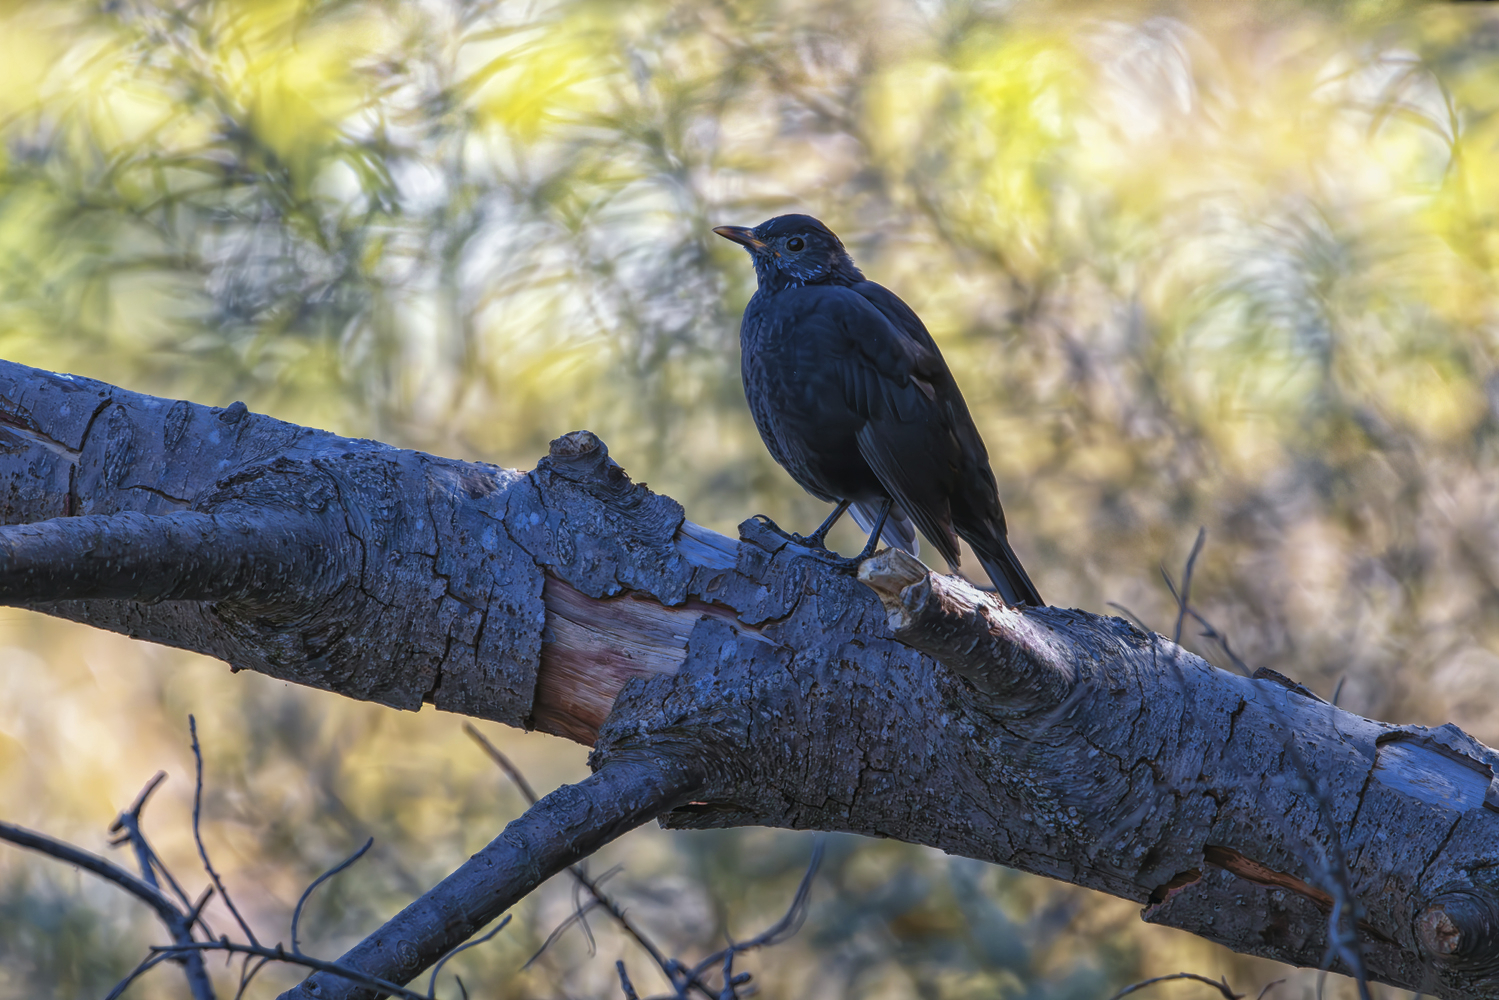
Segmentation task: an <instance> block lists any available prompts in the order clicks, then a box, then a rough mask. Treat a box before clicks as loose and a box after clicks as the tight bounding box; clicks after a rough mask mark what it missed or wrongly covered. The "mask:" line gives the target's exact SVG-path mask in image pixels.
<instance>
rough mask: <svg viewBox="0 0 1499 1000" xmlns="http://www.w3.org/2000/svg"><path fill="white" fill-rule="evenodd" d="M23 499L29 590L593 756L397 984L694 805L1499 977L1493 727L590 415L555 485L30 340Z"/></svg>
mask: <svg viewBox="0 0 1499 1000" xmlns="http://www.w3.org/2000/svg"><path fill="white" fill-rule="evenodd" d="M0 523H3V524H5V525H10V526H11V527H0V601H4V602H5V603H9V604H15V605H20V606H26V607H32V608H35V609H37V610H40V611H44V612H46V613H49V614H54V615H59V616H62V617H66V618H71V619H74V620H77V621H83V622H86V623H88V624H92V625H95V626H98V627H101V628H107V629H111V630H113V631H118V632H123V633H126V634H128V635H132V636H135V637H138V638H144V639H148V640H150V641H153V642H161V643H166V644H169V645H174V646H181V647H184V648H188V649H194V650H197V651H200V652H204V653H207V654H209V655H212V656H216V657H219V658H221V659H223V660H226V661H227V662H228V663H229V664H230V665H231V667H232V668H234V669H253V670H258V671H261V672H264V673H268V674H271V675H273V676H276V677H279V678H282V679H285V680H290V681H295V682H297V683H302V684H308V685H311V686H314V687H319V688H323V689H325V690H330V691H335V692H337V693H340V694H344V695H347V696H349V697H356V698H364V699H367V700H373V701H378V702H381V703H383V704H387V705H391V706H393V707H398V708H408V709H415V708H418V707H420V705H421V704H422V703H424V702H427V703H431V704H434V705H436V706H437V707H438V708H441V709H444V710H447V711H453V712H458V713H461V714H465V715H471V716H475V717H478V718H486V719H492V720H496V721H500V722H505V723H507V724H510V725H516V726H525V727H532V728H540V729H543V730H545V731H548V732H553V733H558V734H561V735H564V736H568V737H570V738H572V739H574V740H577V741H579V742H582V743H585V744H590V745H592V746H593V747H594V750H593V754H592V757H591V762H592V764H593V767H594V769H595V772H596V773H595V777H594V778H593V779H590V781H589V782H584V783H582V784H581V785H579V786H575V787H574V788H573V789H571V790H567V789H564V790H561V791H559V792H558V793H554V796H549V797H548V798H547V799H544V800H543V801H542V802H540V803H538V805H537V806H536V807H535V811H533V812H532V813H528V814H527V815H526V816H525V817H522V819H521V820H517V821H516V822H517V824H521V825H520V826H519V827H517V826H515V825H512V830H513V831H516V832H515V833H513V834H512V830H507V832H506V833H505V834H502V835H501V837H500V838H499V839H497V840H496V842H495V843H494V844H492V845H490V848H486V850H485V852H481V855H480V856H476V858H475V860H474V861H471V862H470V863H469V865H465V867H464V869H460V872H457V873H455V874H454V876H451V877H450V879H449V880H447V881H445V882H444V883H443V884H442V885H441V886H438V887H437V888H435V889H434V890H433V891H432V892H431V893H429V894H428V895H426V896H424V897H423V898H422V899H421V900H418V901H417V902H416V903H414V904H413V905H412V907H411V908H408V910H407V911H405V912H403V914H401V915H398V916H397V917H396V918H393V920H392V921H391V923H390V924H388V925H387V926H386V927H385V928H382V929H380V930H378V931H376V932H375V933H373V934H371V935H370V937H369V939H367V940H366V942H364V943H363V944H361V945H360V946H358V947H356V949H354V950H353V951H351V952H350V954H349V955H348V956H345V960H346V961H348V962H350V963H352V964H355V965H357V966H358V967H359V968H361V969H364V970H365V971H367V972H370V973H373V974H375V975H378V976H381V977H384V978H387V979H391V980H395V981H400V982H407V981H409V980H410V979H411V978H412V977H414V976H415V975H416V974H417V973H418V972H419V971H420V969H421V968H425V967H426V966H427V965H429V964H430V963H431V962H432V961H435V959H436V957H437V956H439V955H440V954H441V952H442V951H443V950H445V949H446V948H447V947H450V946H451V944H453V943H456V941H457V940H461V937H462V936H466V934H467V933H471V932H472V929H474V928H476V927H477V926H480V925H481V924H482V921H481V922H480V923H475V921H479V918H480V917H481V916H483V915H484V914H486V913H490V914H493V913H497V912H499V911H498V909H497V907H498V908H503V907H504V906H508V905H510V903H512V902H514V900H515V899H518V898H519V896H520V895H523V894H524V892H525V891H528V890H529V889H530V888H532V887H534V885H536V884H539V880H540V879H542V878H545V877H546V876H547V875H548V874H550V873H551V872H554V871H556V870H559V868H560V867H561V866H562V865H565V864H566V863H568V862H569V861H571V860H576V859H577V858H578V857H581V856H582V855H583V854H584V853H587V852H588V851H590V850H592V849H594V848H596V847H597V846H599V845H601V844H602V843H604V842H605V841H607V840H608V839H609V838H610V837H612V836H615V835H617V834H618V833H620V832H623V831H624V830H625V829H628V828H630V827H631V826H633V825H638V824H639V823H641V822H644V821H645V820H647V819H649V818H650V817H652V816H656V815H660V816H661V819H662V821H663V822H664V823H665V824H666V825H668V826H673V827H682V828H689V827H691V828H704V827H721V826H733V825H770V826H781V827H789V828H796V829H818V830H840V831H851V832H856V833H862V834H868V835H872V836H882V837H892V838H897V839H900V840H904V841H908V842H912V843H921V844H927V845H931V846H934V847H938V848H941V849H942V850H945V851H949V852H951V853H954V854H961V855H964V856H968V857H973V858H979V859H981V860H985V861H991V862H995V863H998V864H1004V865H1007V866H1010V867H1014V868H1018V869H1022V870H1025V871H1030V872H1035V873H1039V874H1044V875H1049V876H1051V877H1053V878H1058V879H1061V880H1064V881H1067V882H1071V883H1073V884H1076V885H1082V886H1088V887H1090V888H1095V889H1099V890H1101V891H1104V892H1108V893H1111V894H1113V895H1116V896H1121V897H1124V898H1127V899H1132V900H1136V901H1137V902H1139V903H1140V904H1141V905H1142V906H1143V907H1144V918H1145V919H1146V920H1148V921H1151V922H1154V923H1161V924H1165V925H1168V926H1173V927H1178V928H1181V929H1184V930H1188V931H1191V932H1193V933H1196V934H1199V935H1202V936H1204V937H1207V938H1210V939H1212V940H1215V941H1218V942H1221V943H1223V944H1225V945H1227V946H1228V947H1230V948H1233V949H1235V950H1238V951H1243V952H1248V953H1252V954H1257V955H1263V956H1265V957H1269V958H1273V959H1277V960H1279V961H1283V962H1289V963H1292V964H1298V965H1311V966H1316V965H1320V964H1322V963H1323V961H1324V960H1325V958H1326V956H1327V951H1328V941H1329V926H1330V916H1329V911H1331V910H1334V909H1336V907H1337V906H1339V905H1340V903H1339V901H1340V900H1344V899H1348V900H1351V901H1352V903H1353V904H1354V906H1355V908H1356V911H1357V912H1356V913H1354V914H1353V915H1352V919H1353V920H1354V921H1355V923H1353V924H1349V927H1350V928H1352V927H1356V929H1357V930H1356V933H1357V935H1358V939H1359V942H1360V945H1361V947H1362V952H1363V956H1364V961H1365V964H1366V965H1367V967H1368V970H1369V974H1370V976H1371V977H1372V978H1374V979H1377V980H1380V981H1383V982H1388V983H1391V984H1394V985H1398V986H1403V987H1406V988H1409V989H1418V990H1424V991H1425V992H1428V993H1433V994H1436V995H1438V996H1443V997H1454V998H1465V997H1495V996H1499V890H1496V881H1499V876H1496V875H1495V874H1494V873H1495V871H1496V870H1499V815H1496V813H1499V781H1496V778H1495V775H1496V767H1499V754H1496V753H1495V752H1494V751H1493V750H1491V749H1490V748H1488V747H1485V746H1483V745H1481V744H1479V743H1477V742H1476V741H1474V740H1473V739H1471V738H1470V737H1468V736H1467V735H1466V734H1464V733H1462V732H1461V731H1459V730H1457V729H1456V728H1454V727H1451V726H1443V727H1440V728H1438V729H1433V730H1428V729H1423V728H1421V727H1413V726H1395V725H1391V724H1388V723H1383V722H1378V721H1375V720H1370V719H1364V718H1361V717H1359V716H1356V715H1353V714H1351V713H1348V712H1344V711H1342V710H1340V709H1337V708H1335V707H1333V706H1330V705H1327V704H1326V703H1324V702H1322V701H1320V700H1319V699H1317V698H1316V697H1315V696H1313V695H1311V693H1310V692H1308V691H1306V690H1305V689H1304V688H1301V687H1300V686H1299V685H1296V684H1294V682H1291V681H1289V680H1287V679H1286V678H1284V677H1282V676H1281V675H1279V674H1276V673H1274V672H1270V671H1262V672H1261V674H1260V675H1257V676H1256V677H1253V678H1246V677H1240V676H1236V675H1230V674H1227V673H1225V672H1223V671H1220V670H1217V669H1215V668H1213V667H1212V666H1210V665H1209V664H1207V663H1206V662H1205V661H1203V660H1201V659H1200V658H1198V657H1196V656H1194V655H1192V654H1191V653H1188V652H1186V651H1184V650H1182V649H1180V648H1179V647H1177V646H1176V645H1174V644H1173V643H1171V642H1169V641H1168V640H1166V639H1164V638H1162V637H1161V636H1159V635H1155V634H1153V633H1150V634H1147V633H1145V632H1142V631H1140V630H1139V629H1137V628H1135V627H1134V626H1132V625H1130V624H1129V623H1127V622H1124V621H1122V620H1121V619H1118V618H1109V617H1103V616H1099V615H1095V614H1091V613H1088V612H1084V611H1078V610H1068V609H1062V608H1034V609H1032V608H1026V609H1023V610H1015V609H1010V608H1005V607H1002V606H999V605H996V604H995V603H994V602H993V601H992V600H991V599H990V598H989V597H987V596H986V595H984V594H982V593H980V592H978V591H976V590H974V589H973V588H971V587H968V586H967V585H966V584H963V583H962V582H961V581H958V580H955V579H952V578H948V577H943V576H938V575H935V574H932V573H930V572H929V571H927V569H926V568H925V567H924V566H922V565H921V564H920V563H918V562H916V561H915V560H912V559H910V558H909V557H907V556H905V555H904V554H902V553H885V554H882V555H879V556H876V557H875V559H873V560H869V561H867V562H866V563H865V564H864V565H863V566H862V567H861V569H860V576H861V578H860V579H855V578H854V576H852V575H851V574H850V573H848V572H847V571H845V570H843V569H841V568H840V567H838V566H835V565H833V564H831V563H830V562H829V561H828V560H826V559H825V558H822V557H820V556H819V555H818V554H816V553H813V552H810V551H808V550H806V549H804V548H800V547H798V546H796V545H792V544H788V543H787V542H786V541H785V540H784V539H783V538H781V537H779V536H777V535H775V534H773V533H772V532H770V531H768V530H767V529H765V528H764V526H763V525H761V524H760V523H759V522H758V521H755V520H753V519H752V520H750V521H746V522H745V523H744V524H743V525H741V528H740V534H741V537H740V538H739V539H738V540H737V541H736V540H733V539H728V538H724V537H722V536H719V535H716V534H714V533H712V532H708V531H706V530H704V529H702V528H699V527H697V526H695V525H692V524H690V523H689V522H687V521H685V520H684V517H683V511H682V509H681V507H680V506H679V505H678V504H676V503H675V502H674V501H672V500H670V499H668V498H665V497H661V496H657V495H655V494H652V493H651V492H650V491H648V490H646V489H645V488H644V487H641V486H637V485H635V484H633V483H632V482H631V481H630V480H629V478H628V477H627V476H626V475H625V474H624V473H623V471H622V470H621V469H620V468H619V467H618V466H617V465H616V464H615V463H614V462H613V461H611V460H610V459H609V458H608V453H607V451H606V449H605V448H604V447H603V445H602V443H600V442H599V441H598V440H597V439H596V438H595V437H593V435H591V434H588V433H587V432H577V433H574V434H570V435H567V436H565V437H563V438H559V439H558V441H556V442H554V443H553V447H552V451H551V454H550V455H549V456H547V457H546V458H544V459H542V460H541V461H540V462H539V463H538V465H537V467H536V468H535V469H534V470H532V471H530V472H527V473H520V472H514V471H509V470H504V469H499V468H495V467H493V466H487V465H483V464H478V463H466V462H459V461H454V460H449V459H442V458H437V457H434V456H430V455H424V454H420V453H417V452H411V451H403V450H399V449H395V448H390V447H387V446H385V445H381V444H377V443H373V442H368V441H354V440H349V439H346V438H340V437H336V436H334V435H331V434H326V433H322V432H318V431H312V430H308V429H305V428H300V427H295V426H292V425H289V424H285V423H282V422H279V421H275V420H272V419H270V418H267V417H263V416H259V415H256V414H252V413H250V412H248V410H246V409H245V408H244V407H243V406H242V405H240V404H236V405H235V406H231V407H228V408H225V409H215V408H209V407H201V406H195V405H193V404H190V403H185V402H173V401H168V400H159V399H153V398H151V397H147V396H142V395H139V394H136V393H131V392H127V391H125V390H121V389H117V388H114V387H111V386H108V385H104V384H102V383H97V382H91V381H88V380H85V379H81V378H74V377H69V376H60V375H54V374H51V373H47V372H41V371H37V370H34V369H28V368H24V367H22V366H19V365H12V364H4V363H0ZM861 581H862V582H861ZM585 786H586V787H585ZM600 789H610V790H611V791H609V792H608V794H600V792H599V790H600ZM549 803H550V804H549ZM1332 845H1336V846H1337V847H1338V848H1340V851H1339V852H1338V853H1339V854H1340V855H1341V856H1342V857H1345V858H1346V866H1347V875H1346V877H1339V876H1338V875H1336V871H1337V870H1338V866H1336V865H1332V864H1331V863H1330V862H1329V861H1328V858H1329V857H1330V855H1329V850H1330V847H1331V846H1332ZM481 856H483V857H484V858H486V860H484V861H483V862H480V861H479V858H480V857H481ZM473 865H478V866H479V867H480V868H482V869H484V870H483V871H482V872H479V871H477V870H474V869H471V868H470V866H473ZM460 875H462V876H463V877H460ZM481 875H482V877H480V876H481ZM439 928H440V929H441V930H439ZM382 942H383V943H382ZM391 942H406V943H407V944H408V945H409V947H406V948H395V947H394V946H393V945H392V944H391ZM413 956H415V957H413ZM1338 961H1341V959H1339V960H1338ZM1333 967H1334V968H1340V967H1341V966H1340V965H1338V964H1337V963H1335V964H1334V966H1333ZM289 995H295V996H318V997H325V998H326V997H335V996H336V997H353V996H364V995H367V994H366V993H365V992H363V991H361V990H359V989H357V988H354V987H352V986H349V985H348V984H345V983H342V982H340V981H336V980H332V981H329V980H326V979H319V978H317V977H314V979H311V980H309V981H308V982H307V983H304V984H303V985H302V986H301V987H298V989H296V990H293V991H291V993H290V994H289Z"/></svg>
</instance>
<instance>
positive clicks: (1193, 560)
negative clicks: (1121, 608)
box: [1161, 528, 1208, 646]
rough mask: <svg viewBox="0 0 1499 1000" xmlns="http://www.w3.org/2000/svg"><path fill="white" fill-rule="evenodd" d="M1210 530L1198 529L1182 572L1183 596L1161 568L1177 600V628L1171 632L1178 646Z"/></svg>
mask: <svg viewBox="0 0 1499 1000" xmlns="http://www.w3.org/2000/svg"><path fill="white" fill-rule="evenodd" d="M1207 537H1208V529H1207V528H1198V529H1197V540H1196V541H1195V542H1193V543H1192V552H1191V554H1190V555H1188V556H1187V565H1186V568H1185V569H1183V570H1182V589H1181V595H1180V596H1177V593H1176V587H1175V586H1174V585H1173V584H1172V582H1171V574H1170V573H1167V572H1166V567H1165V566H1162V567H1161V576H1163V577H1165V578H1166V586H1167V587H1169V588H1170V590H1171V596H1172V597H1175V598H1176V628H1175V629H1173V630H1172V632H1171V641H1172V642H1174V643H1176V644H1177V645H1178V646H1180V645H1181V641H1182V625H1183V623H1185V622H1186V620H1187V608H1188V607H1189V606H1190V605H1191V603H1192V570H1193V569H1194V568H1195V567H1196V565H1197V554H1198V553H1199V552H1201V551H1202V543H1203V542H1205V541H1207Z"/></svg>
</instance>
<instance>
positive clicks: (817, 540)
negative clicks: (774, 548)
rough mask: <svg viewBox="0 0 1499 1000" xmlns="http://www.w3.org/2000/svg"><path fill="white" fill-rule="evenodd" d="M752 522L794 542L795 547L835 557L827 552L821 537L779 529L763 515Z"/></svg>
mask: <svg viewBox="0 0 1499 1000" xmlns="http://www.w3.org/2000/svg"><path fill="white" fill-rule="evenodd" d="M754 520H756V521H759V522H760V524H761V525H763V526H764V527H766V528H768V529H770V531H771V532H773V533H774V534H777V535H779V536H781V537H782V538H784V539H786V541H788V542H794V543H795V544H797V545H801V546H803V547H805V548H809V549H814V550H816V551H818V552H827V553H828V554H829V555H835V553H833V552H831V551H829V549H828V547H827V545H826V544H825V543H824V542H823V540H822V537H821V536H819V535H816V534H812V535H798V534H797V533H796V532H794V531H787V530H786V529H785V528H783V527H781V526H780V525H779V524H776V523H775V522H774V521H772V520H771V519H770V518H769V517H767V516H766V515H764V514H756V515H755V516H754Z"/></svg>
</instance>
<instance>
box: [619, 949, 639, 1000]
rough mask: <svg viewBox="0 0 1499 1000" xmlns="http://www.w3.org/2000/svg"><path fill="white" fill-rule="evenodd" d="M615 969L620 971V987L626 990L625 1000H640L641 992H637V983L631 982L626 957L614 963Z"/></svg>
mask: <svg viewBox="0 0 1499 1000" xmlns="http://www.w3.org/2000/svg"><path fill="white" fill-rule="evenodd" d="M614 970H615V971H616V972H618V973H619V988H620V989H622V990H624V991H625V1000H640V994H639V993H636V992H635V984H634V983H632V982H630V974H629V973H627V972H626V971H625V961H624V959H620V960H619V961H617V962H615V963H614Z"/></svg>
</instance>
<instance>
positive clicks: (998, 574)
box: [968, 532, 1046, 608]
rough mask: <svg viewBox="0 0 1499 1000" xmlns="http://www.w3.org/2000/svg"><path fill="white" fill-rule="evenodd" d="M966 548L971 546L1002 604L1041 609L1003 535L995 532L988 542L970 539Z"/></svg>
mask: <svg viewBox="0 0 1499 1000" xmlns="http://www.w3.org/2000/svg"><path fill="white" fill-rule="evenodd" d="M968 544H969V545H972V546H973V552H974V554H975V555H977V556H978V557H979V562H981V563H983V565H984V572H985V573H988V574H989V579H991V580H993V581H994V586H995V589H997V590H998V591H999V596H1000V597H1003V598H1004V601H1005V603H1006V604H1008V605H1010V606H1011V607H1015V606H1017V605H1020V604H1029V605H1031V606H1032V607H1037V608H1039V607H1044V606H1045V604H1046V602H1045V601H1043V600H1041V595H1040V593H1038V592H1037V590H1036V585H1035V584H1034V583H1031V578H1030V577H1029V576H1027V575H1026V572H1025V567H1024V566H1021V565H1020V560H1019V559H1017V558H1016V557H1015V550H1014V549H1012V548H1010V543H1009V540H1008V539H1006V538H1005V536H1004V535H1002V534H1000V533H998V532H995V533H994V534H992V535H990V536H989V537H988V538H983V539H973V538H970V539H968Z"/></svg>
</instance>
